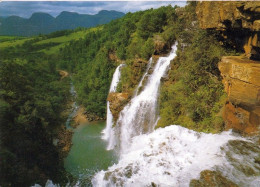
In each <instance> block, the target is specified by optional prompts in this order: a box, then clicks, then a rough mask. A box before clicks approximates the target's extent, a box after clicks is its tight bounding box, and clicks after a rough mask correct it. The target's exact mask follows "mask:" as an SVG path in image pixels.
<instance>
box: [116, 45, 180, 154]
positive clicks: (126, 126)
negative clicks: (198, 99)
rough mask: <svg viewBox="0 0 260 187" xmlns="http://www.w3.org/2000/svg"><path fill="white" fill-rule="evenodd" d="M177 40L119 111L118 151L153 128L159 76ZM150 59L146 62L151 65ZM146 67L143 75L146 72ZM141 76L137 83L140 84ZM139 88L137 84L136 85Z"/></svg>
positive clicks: (174, 53) (171, 57)
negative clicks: (141, 87)
mask: <svg viewBox="0 0 260 187" xmlns="http://www.w3.org/2000/svg"><path fill="white" fill-rule="evenodd" d="M176 51H177V42H176V44H175V45H173V46H172V50H171V52H170V54H169V55H168V56H167V57H160V58H159V59H158V61H157V63H156V65H155V67H154V69H153V72H152V74H151V75H150V76H149V77H148V80H147V83H146V84H145V86H144V89H143V90H142V91H141V93H139V94H137V93H138V90H137V92H136V95H135V96H134V97H133V98H132V99H131V101H130V102H129V103H128V104H127V105H126V106H125V107H124V109H123V110H122V111H121V112H120V115H119V119H118V120H117V124H116V127H115V128H116V129H115V132H116V133H115V136H117V137H119V138H114V140H115V143H114V145H116V144H118V145H119V146H118V147H119V149H120V153H121V154H122V153H123V152H125V151H126V150H127V149H128V148H129V145H130V143H131V139H132V138H133V137H135V136H138V135H140V134H144V133H150V132H152V131H153V130H154V127H155V125H156V121H157V119H158V117H159V116H158V108H157V105H158V96H159V88H160V82H161V78H162V77H163V76H164V75H165V73H166V71H167V70H168V68H169V66H170V63H171V60H173V59H174V58H175V57H176ZM151 61H152V59H150V62H149V63H148V68H149V66H151V63H152V62H151ZM147 72H148V69H147V71H146V73H145V74H144V76H145V75H146V74H147ZM144 76H143V78H142V79H141V81H140V84H139V85H142V83H143V79H144ZM137 89H139V86H138V87H137Z"/></svg>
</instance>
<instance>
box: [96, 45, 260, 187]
mask: <svg viewBox="0 0 260 187" xmlns="http://www.w3.org/2000/svg"><path fill="white" fill-rule="evenodd" d="M176 51H177V43H176V44H175V45H173V47H172V50H171V52H170V54H169V56H167V57H160V58H159V59H158V61H157V63H156V64H155V65H154V68H153V72H152V74H151V75H148V71H149V69H150V67H151V66H152V63H153V60H152V58H151V59H150V60H149V62H148V65H147V69H146V71H145V73H144V75H143V77H142V78H141V81H140V83H139V84H138V86H137V88H136V90H135V93H134V96H133V98H132V99H131V101H130V102H129V103H128V104H127V105H126V106H125V107H124V109H123V110H122V111H121V113H120V115H119V118H118V120H117V121H116V122H115V121H113V117H112V114H111V112H110V109H109V102H108V103H107V126H106V128H105V129H104V131H103V139H105V140H107V142H108V146H107V149H108V150H110V149H116V150H118V154H119V161H118V163H117V164H114V165H113V166H111V167H109V168H108V170H107V171H103V170H102V171H99V172H98V173H96V175H95V176H94V178H93V179H92V184H93V186H97V187H99V186H133V187H136V186H137V187H139V186H140V187H141V186H162V187H164V186H180V187H182V186H189V183H190V181H191V180H192V179H198V178H199V176H200V172H201V171H203V170H214V171H218V172H220V173H221V174H222V175H223V176H225V177H226V178H227V179H229V180H231V181H233V182H235V183H236V184H237V185H239V186H260V176H259V175H260V164H259V163H257V162H255V160H256V159H257V158H258V157H259V156H260V155H259V152H260V149H259V147H256V146H255V144H254V142H253V140H249V139H245V138H242V137H240V136H239V135H235V134H233V133H232V132H231V131H226V132H222V133H220V134H206V133H198V132H195V131H192V130H188V129H186V128H184V127H181V126H178V125H171V126H168V127H166V128H159V129H157V130H155V129H154V128H155V126H156V124H157V121H158V119H159V114H158V106H157V105H158V96H159V89H160V80H161V78H162V77H163V76H164V75H165V73H166V71H167V70H168V68H169V66H170V62H171V60H173V59H174V58H175V57H176ZM123 66H124V65H122V64H121V65H119V66H118V67H117V69H116V71H115V73H114V76H113V80H112V83H111V87H110V92H116V87H117V83H118V82H119V81H120V76H121V74H120V70H121V68H124V67H123ZM145 79H147V81H146V82H145V83H144V80H145ZM142 86H143V89H142V90H141V91H140V88H141V87H142ZM114 123H115V125H113V124H114Z"/></svg>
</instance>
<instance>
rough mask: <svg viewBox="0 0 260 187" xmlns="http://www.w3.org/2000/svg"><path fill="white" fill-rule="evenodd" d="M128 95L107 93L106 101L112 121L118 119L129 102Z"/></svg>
mask: <svg viewBox="0 0 260 187" xmlns="http://www.w3.org/2000/svg"><path fill="white" fill-rule="evenodd" d="M129 99H130V96H129V94H128V93H113V92H112V93H109V95H108V98H107V100H108V101H109V108H110V111H111V113H112V115H113V118H114V121H116V120H117V119H118V117H119V113H120V112H121V110H123V108H124V106H125V105H126V104H127V102H128V101H129Z"/></svg>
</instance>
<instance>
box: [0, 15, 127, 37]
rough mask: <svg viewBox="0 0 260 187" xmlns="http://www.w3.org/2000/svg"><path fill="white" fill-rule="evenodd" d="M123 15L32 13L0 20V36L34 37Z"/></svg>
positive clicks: (99, 22) (106, 20) (90, 25)
mask: <svg viewBox="0 0 260 187" xmlns="http://www.w3.org/2000/svg"><path fill="white" fill-rule="evenodd" d="M124 15H125V14H124V13H122V12H118V11H114V10H101V11H99V12H98V13H97V14H94V15H90V14H79V13H77V12H69V11H62V12H61V13H60V14H59V15H58V16H56V17H53V16H52V15H50V14H48V13H45V12H34V13H33V14H32V15H31V16H30V17H29V18H23V17H20V16H16V15H13V16H9V17H6V18H3V17H1V19H0V35H8V36H34V35H38V34H49V33H51V32H55V31H59V30H67V29H75V28H77V27H85V28H88V27H94V26H97V25H100V24H105V23H108V22H110V21H112V20H113V19H117V18H120V17H122V16H124Z"/></svg>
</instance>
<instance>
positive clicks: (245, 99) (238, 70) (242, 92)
mask: <svg viewBox="0 0 260 187" xmlns="http://www.w3.org/2000/svg"><path fill="white" fill-rule="evenodd" d="M219 69H220V71H221V75H222V77H223V83H224V85H225V91H226V93H227V94H228V102H227V103H226V105H225V108H224V113H223V117H224V119H225V122H226V128H227V129H230V128H233V129H236V130H238V131H241V132H245V133H247V134H255V133H258V128H259V125H260V63H258V62H256V61H252V60H247V59H241V58H240V57H223V58H222V60H221V62H220V63H219Z"/></svg>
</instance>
